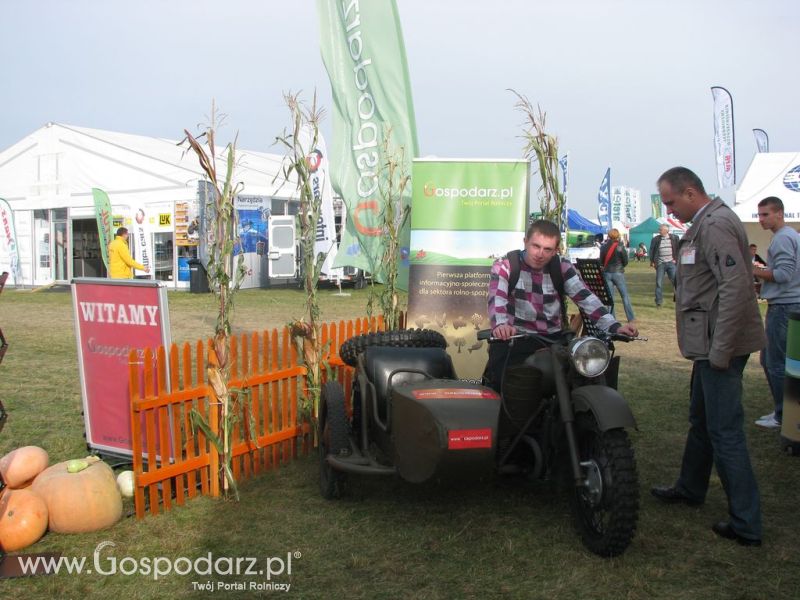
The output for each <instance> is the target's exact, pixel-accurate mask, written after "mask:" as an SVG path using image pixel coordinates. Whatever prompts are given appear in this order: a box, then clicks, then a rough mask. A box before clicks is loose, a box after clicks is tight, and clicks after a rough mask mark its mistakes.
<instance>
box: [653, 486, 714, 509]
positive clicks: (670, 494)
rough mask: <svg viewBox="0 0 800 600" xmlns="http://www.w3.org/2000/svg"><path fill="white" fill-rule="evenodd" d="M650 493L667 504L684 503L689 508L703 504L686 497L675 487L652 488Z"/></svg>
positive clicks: (700, 501)
mask: <svg viewBox="0 0 800 600" xmlns="http://www.w3.org/2000/svg"><path fill="white" fill-rule="evenodd" d="M650 493H651V494H653V496H654V497H655V498H658V499H659V500H661V501H662V502H666V503H667V504H679V503H681V502H682V503H683V504H686V505H687V506H700V505H701V504H702V503H703V501H702V500H694V499H692V498H689V497H687V496H684V495H683V494H682V493H680V492H679V491H678V490H676V489H675V488H674V487H654V488H650Z"/></svg>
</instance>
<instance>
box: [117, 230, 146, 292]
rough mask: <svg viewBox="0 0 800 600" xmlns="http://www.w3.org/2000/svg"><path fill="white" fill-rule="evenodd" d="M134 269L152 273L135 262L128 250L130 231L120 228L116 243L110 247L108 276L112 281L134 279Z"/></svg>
mask: <svg viewBox="0 0 800 600" xmlns="http://www.w3.org/2000/svg"><path fill="white" fill-rule="evenodd" d="M134 269H139V270H140V271H144V272H145V273H149V272H150V269H148V268H147V267H145V266H144V265H141V264H139V263H138V262H136V261H135V260H133V258H132V257H131V251H130V250H129V249H128V230H127V228H125V227H120V228H119V229H117V236H116V237H115V238H114V241H113V242H111V243H110V244H109V245H108V276H109V277H110V278H111V279H132V278H133V270H134Z"/></svg>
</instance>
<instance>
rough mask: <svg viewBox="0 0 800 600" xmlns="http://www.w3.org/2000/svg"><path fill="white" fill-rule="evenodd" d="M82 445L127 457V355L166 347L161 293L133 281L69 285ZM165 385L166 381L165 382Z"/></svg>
mask: <svg viewBox="0 0 800 600" xmlns="http://www.w3.org/2000/svg"><path fill="white" fill-rule="evenodd" d="M72 299H73V304H74V309H75V335H76V338H77V343H78V362H79V366H80V378H81V394H82V396H83V415H84V425H85V428H86V443H87V445H88V446H89V448H91V449H97V450H100V451H102V452H105V453H110V454H119V455H123V456H130V455H131V453H132V440H131V419H130V392H129V386H128V377H129V372H130V371H129V369H130V365H129V364H128V363H129V355H130V352H131V350H133V349H135V350H137V351H138V360H139V361H141V360H143V350H142V349H143V348H147V347H149V348H153V349H155V348H157V347H158V346H161V345H163V346H165V347H166V346H167V345H168V344H169V343H170V331H169V311H168V309H167V295H166V288H165V287H164V284H163V283H162V282H158V281H147V280H137V279H127V280H123V279H97V278H81V279H73V280H72ZM167 380H169V377H167Z"/></svg>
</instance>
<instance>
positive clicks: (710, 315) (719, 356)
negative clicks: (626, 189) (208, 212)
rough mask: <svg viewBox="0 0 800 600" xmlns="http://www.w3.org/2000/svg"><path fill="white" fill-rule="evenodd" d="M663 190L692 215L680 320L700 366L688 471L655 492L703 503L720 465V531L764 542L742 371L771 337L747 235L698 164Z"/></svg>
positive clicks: (681, 272)
mask: <svg viewBox="0 0 800 600" xmlns="http://www.w3.org/2000/svg"><path fill="white" fill-rule="evenodd" d="M658 187H659V191H660V192H661V200H662V202H663V203H664V206H666V208H667V211H669V212H670V213H672V214H674V215H675V216H676V217H678V218H679V219H680V220H681V221H683V222H684V223H685V222H687V221H691V222H692V226H691V227H690V228H689V230H688V231H687V232H686V234H685V235H684V236H683V238H682V239H681V241H680V245H679V246H678V256H677V259H678V276H677V279H678V289H677V298H676V303H675V320H676V325H677V330H678V346H679V347H680V350H681V354H682V355H683V356H684V357H685V358H688V359H689V360H692V361H693V366H692V379H691V384H690V388H691V390H690V405H689V424H690V426H689V433H688V435H687V437H686V446H685V448H684V452H683V462H682V465H681V471H680V474H679V476H678V480H677V482H676V483H675V484H674V485H673V486H671V487H655V488H653V489H652V490H651V492H652V494H653V496H655V497H656V498H658V499H659V500H661V501H663V502H668V503H685V504H689V505H697V504H701V503H702V502H703V501H704V500H705V496H706V492H707V491H708V482H709V477H710V475H711V467H712V466H716V468H717V473H718V474H719V478H720V480H721V481H722V486H723V488H724V489H725V493H726V494H727V495H728V512H729V519H728V520H726V521H720V522H718V523H714V524H713V525H712V527H711V528H712V530H713V531H714V533H716V534H717V535H719V536H722V537H724V538H727V539H731V540H735V541H737V542H738V543H739V544H741V545H744V546H760V545H761V505H760V499H759V493H758V484H757V483H756V478H755V474H754V473H753V467H752V465H751V464H750V456H749V454H748V451H747V441H746V439H745V435H744V429H743V422H744V411H743V409H742V372H743V371H744V367H745V364H747V359H748V358H749V356H750V353H751V352H755V351H756V350H760V349H761V348H763V347H764V345H765V342H766V340H765V337H764V330H763V325H762V322H761V314H760V313H759V311H758V303H757V301H756V297H755V294H753V269H752V265H751V258H750V250H749V248H748V245H747V235H746V234H745V231H744V227H743V226H742V222H741V221H740V220H739V218H738V217H737V216H736V214H735V213H734V212H733V210H731V209H730V208H729V207H728V206H727V205H726V204H725V203H724V202H722V200H720V199H716V200H711V199H710V198H709V197H708V195H707V194H706V192H705V189H704V187H703V183H702V182H701V181H700V179H699V178H698V177H697V175H695V174H694V173H693V172H692V171H690V170H689V169H686V168H684V167H675V168H672V169H670V170H668V171H666V172H665V173H664V174H663V175H661V177H660V178H659V179H658Z"/></svg>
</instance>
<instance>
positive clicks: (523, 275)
mask: <svg viewBox="0 0 800 600" xmlns="http://www.w3.org/2000/svg"><path fill="white" fill-rule="evenodd" d="M510 271H511V267H510V265H509V263H508V259H507V258H502V259H500V260H497V261H495V263H494V264H493V265H492V274H491V279H490V280H489V319H490V321H491V325H492V329H494V328H495V327H497V326H498V325H502V324H508V325H513V326H514V327H516V328H517V329H521V330H523V331H527V332H532V333H540V334H553V333H558V332H559V331H561V329H562V327H561V304H560V302H559V298H558V292H557V291H556V288H555V286H554V285H553V280H552V279H551V278H550V274H549V273H545V272H544V270H540V271H537V270H535V269H532V268H531V267H529V266H528V265H527V264H526V263H525V262H524V261H522V260H521V261H520V272H519V280H518V281H517V287H516V288H515V289H514V292H513V300H512V301H511V302H509V293H508V276H509V273H510ZM561 273H562V274H563V275H564V292H565V293H566V294H567V295H568V296H569V297H570V298H572V300H573V301H574V302H575V303H576V304H577V305H578V306H580V307H581V308H582V309H583V311H584V312H585V313H586V314H587V315H589V318H591V320H592V321H593V322H594V323H595V324H596V325H597V326H598V327H599V328H600V329H604V330H606V331H611V332H614V331H616V330H617V329H619V327H620V323H619V322H617V321H616V320H615V319H614V317H613V316H612V315H611V313H609V311H608V309H606V307H605V306H604V305H603V303H602V302H601V301H600V298H598V297H597V296H595V295H594V294H593V293H592V292H591V291H590V290H589V288H587V287H586V285H585V284H584V283H583V280H582V279H581V278H580V276H579V275H578V272H577V271H576V270H575V268H574V267H573V266H572V263H570V262H569V261H568V260H567V259H565V258H562V259H561Z"/></svg>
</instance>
